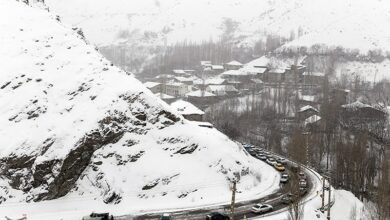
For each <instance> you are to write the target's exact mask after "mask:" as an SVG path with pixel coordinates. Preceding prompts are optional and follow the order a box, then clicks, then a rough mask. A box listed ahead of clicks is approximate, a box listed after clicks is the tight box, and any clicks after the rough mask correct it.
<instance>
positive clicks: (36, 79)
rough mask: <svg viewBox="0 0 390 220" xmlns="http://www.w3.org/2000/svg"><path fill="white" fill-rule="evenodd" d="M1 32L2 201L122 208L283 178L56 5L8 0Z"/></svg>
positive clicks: (205, 197) (220, 194) (0, 4)
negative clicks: (190, 117) (158, 88)
mask: <svg viewBox="0 0 390 220" xmlns="http://www.w3.org/2000/svg"><path fill="white" fill-rule="evenodd" d="M0 33H1V37H0V45H2V46H1V49H0V60H1V68H0V146H1V147H0V203H3V204H2V206H0V208H2V209H1V210H2V211H9V212H12V209H7V206H5V208H4V206H3V205H7V204H8V203H11V202H17V201H41V200H50V199H57V198H59V197H63V196H65V198H69V199H70V198H91V201H95V200H93V199H96V201H95V202H96V203H103V201H104V202H105V203H109V204H116V203H121V204H123V203H125V204H127V207H128V209H122V211H128V210H130V207H131V208H132V209H145V208H151V207H156V206H159V207H161V206H164V207H169V206H172V207H175V206H176V207H180V206H189V205H199V204H204V203H217V202H223V201H226V200H228V198H229V197H230V193H229V192H230V189H229V185H230V181H231V180H233V179H240V181H239V184H238V189H239V190H240V191H241V193H239V195H238V198H240V197H245V196H249V195H258V194H259V193H260V194H261V193H267V192H268V193H269V192H272V191H273V190H275V189H276V188H277V187H278V186H277V184H273V183H274V181H278V178H279V177H278V176H279V175H278V173H277V172H276V171H274V170H273V169H272V168H271V167H269V166H266V165H265V164H264V163H262V162H258V161H256V160H254V159H252V158H251V157H250V156H249V155H247V154H246V153H245V152H244V151H243V148H242V147H241V146H240V145H238V144H236V143H234V142H232V141H231V140H229V139H228V138H227V137H226V136H225V135H223V134H222V133H220V132H218V131H217V130H216V129H209V128H204V127H199V126H197V125H195V124H192V123H191V122H189V121H187V120H185V119H183V117H182V116H180V115H178V114H177V113H176V112H175V111H174V110H172V109H171V108H170V107H169V106H168V105H167V104H166V103H164V102H163V101H161V100H160V99H158V98H157V97H156V96H155V95H153V94H152V93H151V92H150V91H149V90H147V89H146V88H145V87H144V86H143V85H142V84H141V83H140V82H139V81H137V80H136V79H135V78H134V77H133V76H131V75H130V74H127V73H125V72H124V71H122V70H121V69H119V68H117V67H115V66H113V65H111V64H110V62H109V61H107V60H106V59H105V58H103V56H102V55H101V54H100V53H98V52H97V51H96V49H95V48H94V46H92V45H89V44H87V43H86V42H85V40H84V37H83V35H82V33H81V32H80V31H79V30H77V29H76V30H72V29H70V28H69V27H67V26H66V25H64V24H62V23H61V22H59V21H58V20H56V16H55V15H52V14H51V13H48V12H47V11H45V10H43V9H41V8H40V7H38V6H37V7H31V6H27V5H26V4H24V3H21V2H17V1H14V0H0ZM244 189H245V190H244ZM77 201H79V200H77V199H76V202H75V204H78V203H77ZM90 208H91V206H90ZM35 211H37V210H35ZM3 213H4V212H3Z"/></svg>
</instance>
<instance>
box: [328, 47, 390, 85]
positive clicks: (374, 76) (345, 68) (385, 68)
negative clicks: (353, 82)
mask: <svg viewBox="0 0 390 220" xmlns="http://www.w3.org/2000/svg"><path fill="white" fill-rule="evenodd" d="M389 41H390V40H389ZM335 73H336V76H337V77H338V78H341V77H342V76H343V75H344V76H347V77H348V78H349V79H355V78H356V77H359V78H360V79H361V80H363V81H368V82H371V83H377V82H379V81H381V80H383V79H388V80H390V60H389V59H385V60H384V61H382V62H380V63H372V62H356V61H355V62H345V63H338V64H337V65H336V70H335Z"/></svg>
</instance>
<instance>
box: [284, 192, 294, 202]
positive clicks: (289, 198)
mask: <svg viewBox="0 0 390 220" xmlns="http://www.w3.org/2000/svg"><path fill="white" fill-rule="evenodd" d="M293 198H294V195H293V194H292V193H287V194H286V195H284V196H283V197H282V199H281V202H282V203H283V204H286V205H288V204H290V203H293V201H294V199H293Z"/></svg>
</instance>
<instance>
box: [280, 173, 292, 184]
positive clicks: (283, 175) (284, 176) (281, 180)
mask: <svg viewBox="0 0 390 220" xmlns="http://www.w3.org/2000/svg"><path fill="white" fill-rule="evenodd" d="M289 178H290V176H289V175H288V174H287V173H283V174H282V176H281V177H280V183H287V182H288V180H289Z"/></svg>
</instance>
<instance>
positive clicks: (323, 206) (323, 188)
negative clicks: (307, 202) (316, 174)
mask: <svg viewBox="0 0 390 220" xmlns="http://www.w3.org/2000/svg"><path fill="white" fill-rule="evenodd" d="M321 197H322V206H321V207H322V208H321V212H322V213H324V211H325V177H322V196H321Z"/></svg>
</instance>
